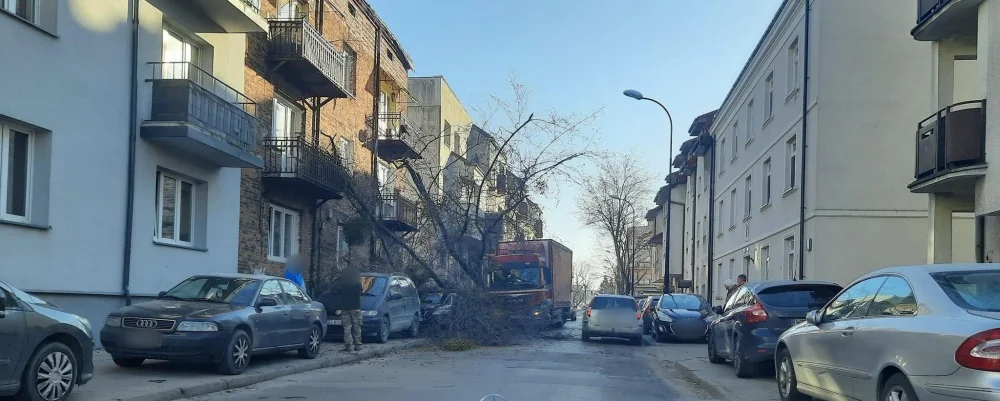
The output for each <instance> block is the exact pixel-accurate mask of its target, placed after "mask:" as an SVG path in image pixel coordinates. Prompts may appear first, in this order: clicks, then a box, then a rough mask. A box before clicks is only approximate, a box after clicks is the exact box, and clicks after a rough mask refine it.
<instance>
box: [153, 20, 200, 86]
mask: <svg viewBox="0 0 1000 401" xmlns="http://www.w3.org/2000/svg"><path fill="white" fill-rule="evenodd" d="M200 55H201V52H200V49H199V48H198V46H196V45H194V44H193V43H191V40H190V39H188V38H186V37H185V36H184V35H181V34H180V33H178V32H176V31H173V30H170V29H164V30H163V51H162V55H161V59H162V61H163V64H162V65H161V68H162V71H161V77H162V78H163V79H191V80H194V81H195V82H199V79H200V78H201V77H200V74H198V73H197V71H198V70H197V68H196V67H197V65H198V61H199V57H200ZM199 83H200V82H199Z"/></svg>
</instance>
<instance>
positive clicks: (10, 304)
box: [0, 287, 20, 309]
mask: <svg viewBox="0 0 1000 401" xmlns="http://www.w3.org/2000/svg"><path fill="white" fill-rule="evenodd" d="M0 291H3V296H4V300H3V307H4V309H17V308H20V305H18V303H17V298H15V297H14V294H11V293H10V292H7V289H6V288H3V287H0Z"/></svg>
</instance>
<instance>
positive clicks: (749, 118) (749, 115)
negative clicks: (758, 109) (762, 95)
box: [745, 100, 753, 143]
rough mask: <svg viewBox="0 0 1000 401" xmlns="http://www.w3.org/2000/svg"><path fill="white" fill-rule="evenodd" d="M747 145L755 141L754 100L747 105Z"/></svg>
mask: <svg viewBox="0 0 1000 401" xmlns="http://www.w3.org/2000/svg"><path fill="white" fill-rule="evenodd" d="M746 126H747V128H746V134H745V136H746V137H747V143H750V141H752V140H753V100H751V101H750V102H748V103H747V123H746Z"/></svg>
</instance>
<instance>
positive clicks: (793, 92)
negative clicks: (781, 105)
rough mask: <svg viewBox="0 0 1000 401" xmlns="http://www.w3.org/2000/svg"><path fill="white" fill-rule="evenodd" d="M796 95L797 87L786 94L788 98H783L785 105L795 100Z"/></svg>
mask: <svg viewBox="0 0 1000 401" xmlns="http://www.w3.org/2000/svg"><path fill="white" fill-rule="evenodd" d="M798 93H799V87H798V86H796V87H795V88H792V91H791V92H788V96H785V104H788V102H791V101H792V99H794V98H795V95H797V94H798Z"/></svg>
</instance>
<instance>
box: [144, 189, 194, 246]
mask: <svg viewBox="0 0 1000 401" xmlns="http://www.w3.org/2000/svg"><path fill="white" fill-rule="evenodd" d="M167 178H172V179H173V180H175V181H177V186H176V187H174V238H168V237H164V236H163V232H162V230H163V206H164V199H163V196H164V195H165V194H164V192H163V190H164V185H163V182H164V181H165V180H166V179H167ZM156 181H157V182H156V228H155V230H154V232H153V238H154V240H155V241H156V242H160V243H166V244H174V245H184V246H194V237H195V227H197V225H198V224H197V219H198V215H197V212H198V205H197V202H198V183H197V182H195V181H194V180H191V179H188V178H184V177H181V176H179V175H177V174H170V173H168V172H165V171H157V172H156ZM185 183H186V184H188V185H190V186H191V200H190V203H191V211H190V213H191V227H188V232H190V233H191V239H190V241H183V240H181V239H180V238H181V228H180V225H181V222H180V220H181V216H182V215H183V214H184V213H185V211H184V209H183V208H184V202H183V201H182V200H181V189H182V188H183V187H184V184H185Z"/></svg>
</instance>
